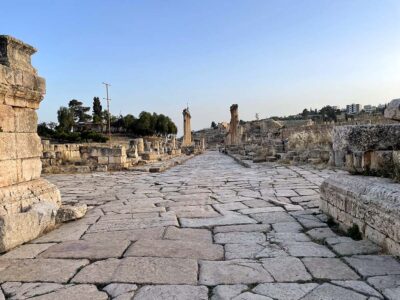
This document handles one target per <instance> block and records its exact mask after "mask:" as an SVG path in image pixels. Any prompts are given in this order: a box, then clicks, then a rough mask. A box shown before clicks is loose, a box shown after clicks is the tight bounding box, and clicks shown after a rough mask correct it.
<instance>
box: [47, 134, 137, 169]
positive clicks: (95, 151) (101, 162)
mask: <svg viewBox="0 0 400 300" xmlns="http://www.w3.org/2000/svg"><path fill="white" fill-rule="evenodd" d="M42 146H43V152H42V157H41V160H42V164H43V173H59V172H90V171H107V170H121V169H123V168H127V167H128V166H129V165H131V164H133V162H137V160H136V159H135V158H128V157H127V151H126V149H125V147H124V146H120V145H113V146H109V145H104V144H49V143H48V142H47V141H43V142H42Z"/></svg>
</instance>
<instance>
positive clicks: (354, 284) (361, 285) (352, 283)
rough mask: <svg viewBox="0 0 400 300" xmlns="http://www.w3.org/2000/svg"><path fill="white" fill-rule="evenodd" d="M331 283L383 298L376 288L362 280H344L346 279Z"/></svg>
mask: <svg viewBox="0 0 400 300" xmlns="http://www.w3.org/2000/svg"><path fill="white" fill-rule="evenodd" d="M332 283H334V284H336V285H340V286H341V287H344V288H349V289H352V290H354V291H356V292H360V293H362V294H366V295H369V296H372V297H377V298H380V299H382V298H383V297H382V295H381V294H380V293H379V292H378V291H377V290H375V289H374V288H372V287H371V286H369V285H368V284H366V283H365V282H364V281H358V280H346V281H332Z"/></svg>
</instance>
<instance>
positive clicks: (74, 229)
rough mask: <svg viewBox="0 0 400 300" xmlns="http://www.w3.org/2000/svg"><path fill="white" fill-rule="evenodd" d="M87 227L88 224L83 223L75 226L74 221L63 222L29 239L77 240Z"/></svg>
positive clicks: (43, 240)
mask: <svg viewBox="0 0 400 300" xmlns="http://www.w3.org/2000/svg"><path fill="white" fill-rule="evenodd" d="M88 228H89V225H86V224H83V225H79V226H77V224H75V223H74V222H72V223H67V224H63V225H62V226H61V227H60V228H57V229H55V230H53V231H51V232H49V233H47V234H46V235H43V236H42V237H40V238H38V239H36V240H33V241H31V243H52V242H64V241H74V240H79V238H80V237H81V236H82V235H83V234H84V233H85V231H86V230H87V229H88Z"/></svg>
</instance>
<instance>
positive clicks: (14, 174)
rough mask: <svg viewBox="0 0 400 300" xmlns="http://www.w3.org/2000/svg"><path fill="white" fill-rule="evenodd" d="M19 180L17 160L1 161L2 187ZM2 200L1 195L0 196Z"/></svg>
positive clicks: (0, 175)
mask: <svg viewBox="0 0 400 300" xmlns="http://www.w3.org/2000/svg"><path fill="white" fill-rule="evenodd" d="M17 182H18V169H17V161H16V160H3V161H0V187H4V186H8V185H12V184H14V183H17ZM0 202H1V197H0Z"/></svg>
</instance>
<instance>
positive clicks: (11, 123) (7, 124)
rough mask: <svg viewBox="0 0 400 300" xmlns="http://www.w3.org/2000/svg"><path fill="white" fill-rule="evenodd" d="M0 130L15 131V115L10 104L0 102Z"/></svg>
mask: <svg viewBox="0 0 400 300" xmlns="http://www.w3.org/2000/svg"><path fill="white" fill-rule="evenodd" d="M0 132H15V116H14V110H13V108H12V107H11V106H8V105H1V104H0ZM0 153H1V152H0Z"/></svg>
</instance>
